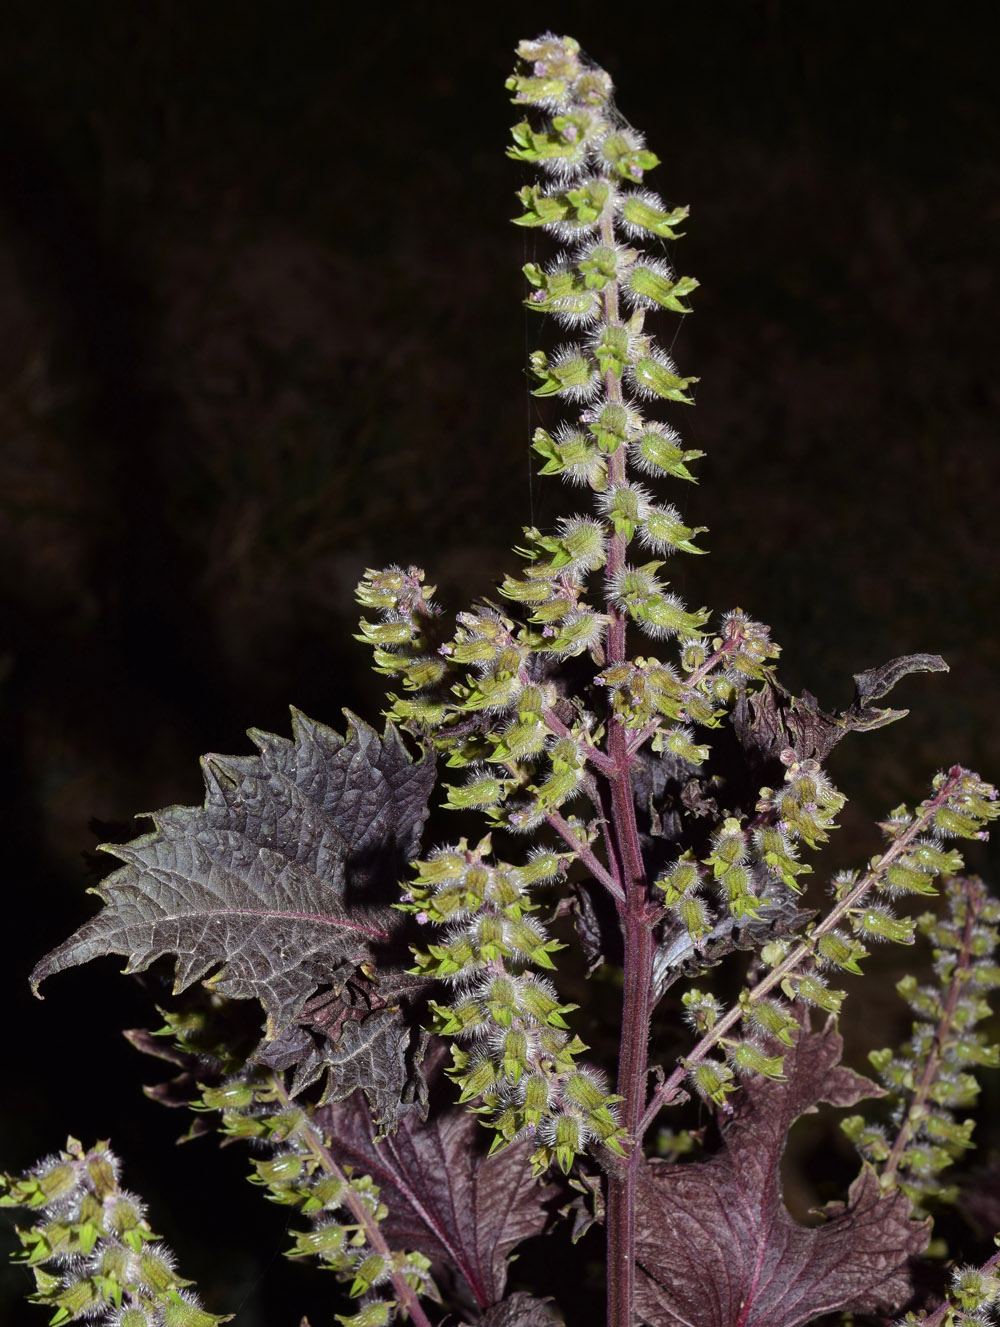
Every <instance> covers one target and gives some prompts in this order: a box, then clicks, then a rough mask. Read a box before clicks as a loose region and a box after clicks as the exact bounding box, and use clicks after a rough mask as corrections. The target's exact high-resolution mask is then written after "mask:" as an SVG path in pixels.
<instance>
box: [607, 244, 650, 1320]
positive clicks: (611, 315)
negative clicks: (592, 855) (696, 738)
mask: <svg viewBox="0 0 1000 1327" xmlns="http://www.w3.org/2000/svg"><path fill="white" fill-rule="evenodd" d="M602 229H603V230H604V231H605V232H606V233H605V234H603V235H602V238H604V240H605V242H606V243H607V242H612V243H613V241H614V231H613V225H612V223H611V222H610V221H607V222H605V223H604V226H603V228H602ZM604 302H605V308H604V313H605V317H606V319H607V321H608V322H609V323H616V322H617V321H618V297H617V290H616V289H615V287H614V286H612V287H611V288H610V289H609V290H608V291H607V292H606V293H605V301H604ZM605 390H606V395H607V399H608V400H609V401H620V400H621V383H620V382H619V381H618V380H617V379H616V378H615V376H614V375H613V374H612V373H608V374H607V375H606V378H605ZM608 479H609V481H610V482H611V483H612V484H615V483H622V482H623V481H624V479H625V449H624V448H623V447H620V448H619V449H618V450H617V451H616V452H615V453H614V454H613V455H612V456H611V457H610V458H609V467H608ZM625 557H626V541H625V539H624V537H623V536H622V535H620V534H615V535H614V536H613V537H612V539H611V541H610V545H609V549H608V567H607V570H608V575H609V578H613V577H614V576H615V575H617V574H618V573H619V572H620V571H621V570H622V568H623V567H624V565H625ZM608 617H609V625H608V633H607V638H606V640H607V660H608V663H609V664H614V663H620V662H621V661H623V660H624V659H625V657H626V617H625V614H624V613H623V612H622V611H621V610H620V609H619V608H618V607H617V606H615V605H613V604H609V605H608ZM607 752H608V755H609V757H610V758H611V762H612V765H613V768H612V769H611V770H609V771H607V772H606V774H605V777H606V778H607V779H608V783H609V786H610V789H611V812H612V824H611V825H610V826H609V827H608V839H609V849H610V850H611V852H612V853H613V854H614V856H615V858H616V861H615V863H614V865H615V866H616V867H617V874H618V878H619V879H620V880H621V883H622V887H623V889H624V892H625V898H624V901H623V902H622V901H620V902H619V904H618V912H619V918H620V920H621V924H622V929H623V931H624V945H625V955H624V960H623V962H624V992H623V1002H622V1021H621V1055H620V1059H619V1062H618V1095H619V1096H620V1097H621V1098H622V1116H623V1119H622V1123H623V1125H624V1126H625V1129H626V1131H627V1133H628V1136H629V1138H630V1139H631V1140H632V1141H631V1146H630V1148H629V1153H628V1157H627V1159H626V1161H625V1165H624V1169H623V1171H622V1172H621V1174H619V1175H617V1176H612V1177H611V1178H610V1179H609V1182H608V1205H607V1240H608V1243H607V1266H608V1318H607V1322H608V1327H633V1321H634V1304H635V1237H636V1230H635V1209H636V1194H635V1190H636V1181H637V1178H638V1174H639V1166H640V1163H641V1161H642V1155H643V1154H642V1141H641V1134H640V1132H639V1121H640V1120H641V1119H642V1116H643V1112H644V1110H645V1105H646V1078H647V1072H648V1056H649V1020H650V1015H651V1012H652V1006H651V990H652V974H653V924H654V917H653V914H652V911H651V909H650V907H649V902H648V899H647V882H646V869H645V864H644V862H643V859H642V847H641V844H640V842H639V828H638V825H637V823H636V816H635V801H634V799H633V796H632V780H631V768H632V764H633V762H634V760H635V753H634V752H633V751H632V750H630V746H629V734H628V733H627V732H626V730H625V726H624V724H622V723H619V722H618V721H617V719H616V718H615V717H614V715H613V714H612V715H609V719H608V745H607Z"/></svg>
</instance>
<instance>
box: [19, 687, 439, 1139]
mask: <svg viewBox="0 0 1000 1327" xmlns="http://www.w3.org/2000/svg"><path fill="white" fill-rule="evenodd" d="M292 718H293V736H292V739H291V740H288V739H286V738H281V737H275V736H273V735H272V734H270V733H262V732H258V731H254V730H252V731H251V733H250V736H251V738H252V739H253V741H254V743H255V745H256V746H257V749H258V753H259V754H258V755H256V756H246V757H234V756H214V755H213V756H206V757H205V758H204V759H203V761H202V768H203V772H204V778H205V787H206V797H205V802H204V805H203V806H200V807H181V806H174V807H169V808H167V809H166V810H164V811H159V812H157V813H156V814H154V815H153V816H152V820H153V824H154V827H155V828H154V832H153V833H151V834H147V835H146V836H144V837H143V838H139V839H136V840H134V841H133V842H132V843H128V844H125V845H124V846H117V845H116V846H109V847H108V848H107V849H106V850H107V851H108V852H111V853H113V854H114V855H115V856H117V857H119V858H120V859H121V860H122V861H123V862H124V863H125V865H124V866H123V867H121V868H120V869H119V870H118V871H116V872H114V874H113V875H111V876H109V877H108V878H107V879H106V880H104V881H103V882H102V883H101V885H100V886H99V887H98V888H97V889H96V890H95V892H96V893H98V894H99V895H100V896H101V898H102V899H103V900H104V902H105V904H106V906H105V907H104V909H103V910H102V911H101V912H100V913H99V914H98V915H97V916H96V917H94V918H93V919H92V920H91V921H89V922H86V923H85V924H84V925H83V926H82V927H81V928H80V929H79V930H78V931H77V932H76V934H75V935H73V936H71V937H70V939H69V940H67V941H66V942H65V944H63V945H60V946H59V948H58V949H56V950H54V951H53V952H52V953H51V954H49V955H48V956H47V957H46V958H44V959H43V960H42V961H41V962H40V963H39V964H38V966H37V967H36V968H35V971H34V972H33V973H32V982H33V984H34V985H35V987H36V989H37V986H38V984H39V982H41V981H43V980H44V979H45V978H46V977H49V976H51V975H52V974H53V973H56V972H61V971H63V970H64V969H65V968H69V967H72V966H74V965H75V964H79V963H84V962H87V961H88V960H90V959H92V958H97V957H99V956H101V955H104V954H122V955H125V956H127V958H128V966H127V968H126V971H133V972H134V971H141V970H142V969H144V968H146V967H148V966H149V965H150V964H151V963H152V962H153V961H154V960H155V959H157V958H160V957H161V956H162V955H172V956H173V957H174V961H175V967H176V988H177V990H183V989H184V988H185V987H187V986H190V985H191V983H192V982H195V981H198V980H199V979H203V978H206V977H209V978H210V981H211V985H212V986H213V987H214V988H215V989H216V990H218V991H219V992H221V993H222V994H224V995H227V996H231V997H233V998H235V999H248V998H254V999H257V1000H259V1001H260V1002H261V1004H262V1005H263V1006H264V1010H265V1012H266V1015H267V1024H266V1033H265V1042H264V1045H263V1046H262V1048H261V1052H260V1053H261V1055H262V1057H263V1058H268V1056H269V1055H270V1058H271V1060H272V1061H274V1062H276V1063H278V1064H280V1066H281V1067H283V1068H287V1067H293V1066H294V1067H295V1068H296V1069H297V1071H298V1072H297V1076H296V1084H295V1086H296V1088H298V1087H301V1086H302V1085H304V1084H305V1083H308V1082H311V1081H314V1080H315V1079H316V1078H318V1077H319V1076H320V1075H321V1074H322V1073H323V1072H324V1071H325V1072H326V1073H327V1075H328V1079H329V1081H328V1086H327V1095H328V1096H332V1097H334V1098H337V1097H343V1096H345V1095H347V1094H348V1093H350V1092H352V1091H353V1090H354V1088H355V1087H356V1086H357V1085H358V1084H362V1085H364V1086H365V1087H366V1090H368V1091H369V1092H370V1094H371V1099H372V1104H373V1108H374V1109H375V1112H376V1115H377V1116H378V1117H379V1119H380V1120H383V1121H384V1122H385V1123H386V1124H387V1125H388V1126H389V1127H391V1125H392V1123H393V1122H394V1119H395V1114H396V1112H397V1111H398V1108H399V1104H400V1101H401V1100H402V1099H403V1098H404V1097H405V1096H406V1095H407V1092H408V1090H409V1089H408V1086H407V1076H408V1067H407V1066H408V1060H407V1055H408V1051H409V1046H410V1040H409V1039H410V1032H409V1028H408V1025H407V1024H406V1022H405V1020H404V1016H403V1014H402V1013H401V1012H400V1007H401V1005H402V1004H403V1003H404V1002H405V1000H406V999H407V998H408V996H410V995H412V993H413V992H414V990H415V989H416V987H417V983H416V982H415V981H414V979H413V978H410V977H408V976H407V975H406V973H405V968H406V966H408V962H409V956H408V953H407V951H406V946H405V944H404V943H402V942H401V932H402V930H403V927H404V926H405V922H404V920H403V916H402V914H400V913H399V912H398V911H396V910H394V909H393V908H392V907H391V906H390V905H391V903H392V902H393V900H394V899H395V898H396V897H397V896H398V895H397V881H398V880H399V878H400V877H401V875H402V874H403V872H404V870H405V864H406V862H407V861H408V860H409V859H410V858H412V857H413V856H414V855H415V854H416V851H417V846H418V843H419V836H420V831H421V828H422V826H423V822H424V820H425V818H426V814H427V800H428V797H429V796H430V792H431V789H432V788H433V784H434V764H433V760H432V759H431V758H429V757H427V756H424V757H423V758H421V759H418V760H413V759H411V757H410V756H409V754H408V753H407V751H406V749H405V748H404V746H403V744H402V741H401V740H400V737H399V734H398V733H397V732H396V731H395V729H393V728H392V727H391V726H390V727H388V728H387V729H386V732H385V735H384V736H383V737H379V735H378V734H377V733H376V732H375V730H374V729H372V728H370V727H368V725H366V724H364V723H362V722H361V721H360V720H358V719H356V718H355V717H354V716H352V715H348V722H349V728H348V733H347V737H346V739H345V738H343V737H341V736H340V735H339V734H338V733H336V732H334V731H333V729H331V728H327V727H325V726H324V725H323V724H319V723H316V722H314V721H313V720H311V719H307V718H306V717H305V715H303V714H301V713H299V712H297V711H295V710H293V711H292ZM418 1035H419V1034H418Z"/></svg>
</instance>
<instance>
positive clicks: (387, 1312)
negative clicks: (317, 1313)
mask: <svg viewBox="0 0 1000 1327" xmlns="http://www.w3.org/2000/svg"><path fill="white" fill-rule="evenodd" d="M395 1308H396V1305H395V1303H394V1301H392V1300H386V1299H379V1300H374V1301H373V1302H372V1303H370V1304H366V1305H365V1306H364V1308H362V1309H359V1310H358V1312H357V1313H351V1314H343V1313H335V1314H334V1315H333V1316H334V1318H335V1319H336V1320H337V1322H339V1323H342V1324H343V1327H388V1324H389V1323H390V1322H392V1315H393V1312H394V1310H395Z"/></svg>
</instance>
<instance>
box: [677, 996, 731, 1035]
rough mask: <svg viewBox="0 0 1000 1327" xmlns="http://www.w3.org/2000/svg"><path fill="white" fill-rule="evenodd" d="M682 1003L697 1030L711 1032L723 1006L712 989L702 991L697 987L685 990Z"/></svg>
mask: <svg viewBox="0 0 1000 1327" xmlns="http://www.w3.org/2000/svg"><path fill="white" fill-rule="evenodd" d="M681 1003H682V1004H683V1005H684V1008H685V1010H686V1011H687V1013H686V1016H687V1019H688V1021H689V1022H690V1023H691V1025H692V1027H693V1028H694V1029H695V1031H696V1032H709V1031H711V1029H712V1028H713V1027H715V1024H716V1022H717V1021H718V1018H719V1014H720V1013H721V1012H722V1008H721V1006H720V1004H719V1002H718V1000H717V999H716V998H715V996H714V995H712V993H711V992H710V991H700V990H698V989H697V988H695V987H692V989H691V990H689V991H685V992H684V995H683V996H682V997H681Z"/></svg>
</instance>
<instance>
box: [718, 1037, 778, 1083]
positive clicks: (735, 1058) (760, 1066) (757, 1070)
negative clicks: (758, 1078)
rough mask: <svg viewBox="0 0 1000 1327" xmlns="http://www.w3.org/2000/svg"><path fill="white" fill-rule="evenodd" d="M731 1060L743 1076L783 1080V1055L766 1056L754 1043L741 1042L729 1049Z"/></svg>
mask: <svg viewBox="0 0 1000 1327" xmlns="http://www.w3.org/2000/svg"><path fill="white" fill-rule="evenodd" d="M729 1058H730V1060H731V1061H732V1062H733V1065H734V1066H735V1067H736V1069H737V1071H738V1072H739V1073H742V1074H762V1075H763V1076H764V1077H765V1078H783V1077H784V1074H783V1072H782V1070H783V1069H784V1067H785V1061H784V1057H783V1056H781V1055H765V1054H764V1052H763V1051H762V1050H761V1049H760V1047H759V1046H755V1045H754V1044H753V1042H752V1041H740V1042H737V1043H736V1044H735V1045H733V1046H731V1047H729Z"/></svg>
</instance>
